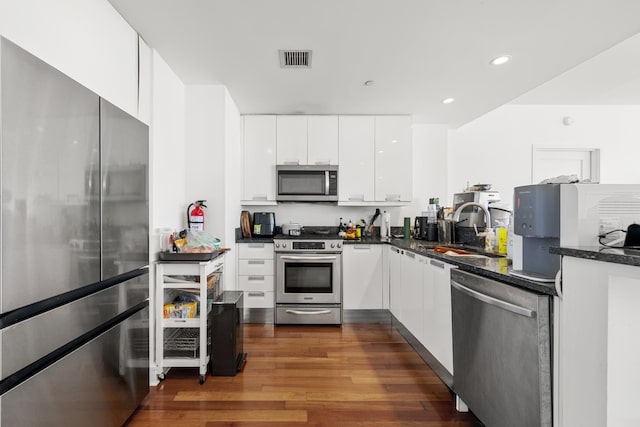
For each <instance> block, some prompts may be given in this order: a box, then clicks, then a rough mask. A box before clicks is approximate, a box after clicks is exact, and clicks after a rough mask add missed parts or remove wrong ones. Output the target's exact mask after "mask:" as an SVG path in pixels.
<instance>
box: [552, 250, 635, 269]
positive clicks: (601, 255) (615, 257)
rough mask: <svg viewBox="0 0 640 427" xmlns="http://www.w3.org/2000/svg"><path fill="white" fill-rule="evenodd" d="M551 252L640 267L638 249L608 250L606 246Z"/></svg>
mask: <svg viewBox="0 0 640 427" xmlns="http://www.w3.org/2000/svg"><path fill="white" fill-rule="evenodd" d="M549 252H551V253H552V254H556V255H562V256H570V257H574V258H584V259H591V260H594V261H603V262H611V263H614V264H624V265H632V266H635V267H640V250H638V249H630V248H608V247H606V246H581V247H551V248H549Z"/></svg>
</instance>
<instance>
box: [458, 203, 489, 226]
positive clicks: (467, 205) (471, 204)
mask: <svg viewBox="0 0 640 427" xmlns="http://www.w3.org/2000/svg"><path fill="white" fill-rule="evenodd" d="M469 206H477V207H479V208H480V209H482V211H483V212H484V221H485V223H486V227H487V228H489V227H491V215H489V209H487V208H486V207H484V206H483V205H481V204H480V203H476V202H467V203H463V204H461V205H460V206H459V207H458V209H456V211H455V213H454V214H453V220H454V221H455V222H458V221H460V214H461V213H462V211H463V210H464V209H465V208H467V207H469Z"/></svg>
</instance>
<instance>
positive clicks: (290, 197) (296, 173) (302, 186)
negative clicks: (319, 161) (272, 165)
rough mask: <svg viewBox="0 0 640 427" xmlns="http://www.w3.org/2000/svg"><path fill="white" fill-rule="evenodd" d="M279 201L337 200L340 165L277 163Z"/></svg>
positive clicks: (277, 198)
mask: <svg viewBox="0 0 640 427" xmlns="http://www.w3.org/2000/svg"><path fill="white" fill-rule="evenodd" d="M276 174H277V176H276V183H277V194H276V200H277V201H279V202H337V201H338V166H336V165H277V166H276Z"/></svg>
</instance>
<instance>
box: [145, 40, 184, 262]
mask: <svg viewBox="0 0 640 427" xmlns="http://www.w3.org/2000/svg"><path fill="white" fill-rule="evenodd" d="M151 59H152V71H151V76H152V77H151V88H152V98H151V99H152V102H151V129H150V135H151V146H150V155H151V162H150V167H151V171H150V174H151V189H150V192H151V200H150V206H151V224H150V227H151V230H152V238H151V247H150V252H151V256H152V258H155V254H156V252H157V251H158V250H159V237H158V230H159V229H161V228H163V227H168V228H171V229H175V230H181V229H183V228H185V214H184V213H183V208H186V205H185V201H186V196H185V173H186V172H185V170H186V168H185V87H184V85H183V84H182V82H181V81H180V79H178V77H177V76H176V74H175V73H174V72H173V71H172V70H171V68H169V66H168V65H167V63H166V62H165V61H164V60H163V59H162V57H161V56H160V55H159V54H158V53H157V52H156V51H153V54H152V58H151Z"/></svg>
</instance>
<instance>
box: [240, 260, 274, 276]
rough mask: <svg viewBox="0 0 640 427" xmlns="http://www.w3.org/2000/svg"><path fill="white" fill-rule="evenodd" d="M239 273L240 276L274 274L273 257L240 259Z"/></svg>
mask: <svg viewBox="0 0 640 427" xmlns="http://www.w3.org/2000/svg"><path fill="white" fill-rule="evenodd" d="M238 274H239V275H240V276H272V275H273V260H272V259H239V260H238Z"/></svg>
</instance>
